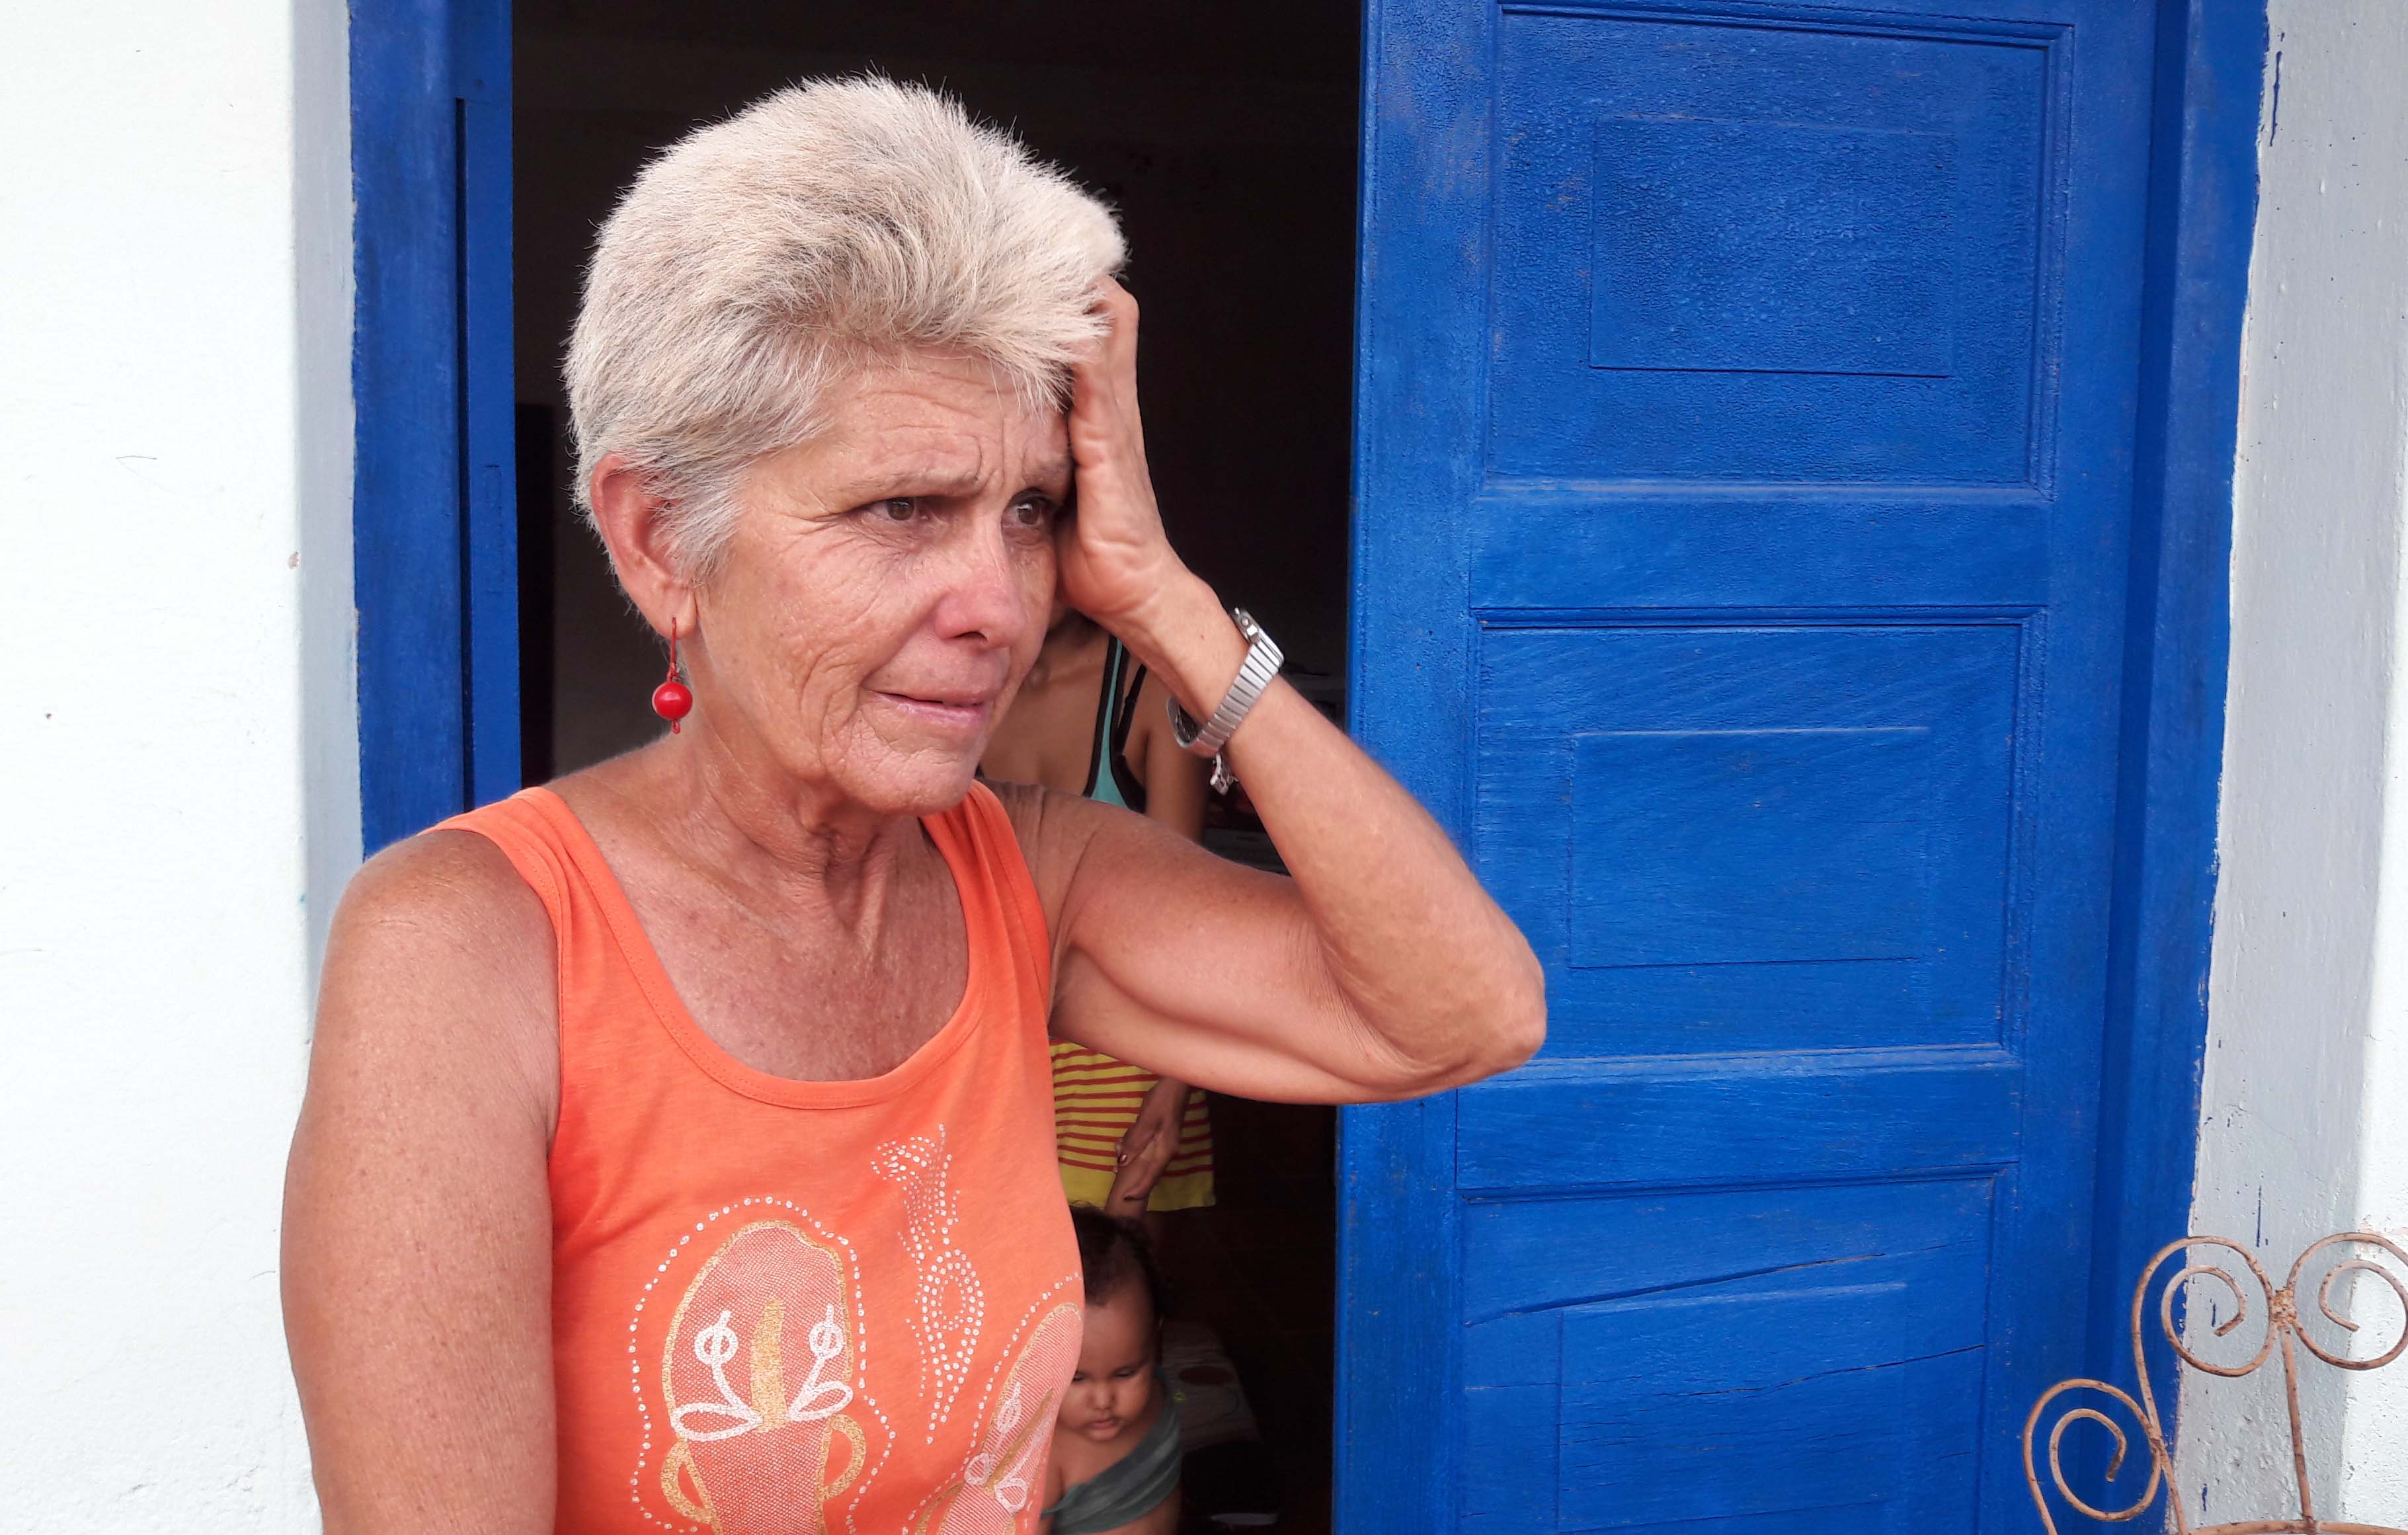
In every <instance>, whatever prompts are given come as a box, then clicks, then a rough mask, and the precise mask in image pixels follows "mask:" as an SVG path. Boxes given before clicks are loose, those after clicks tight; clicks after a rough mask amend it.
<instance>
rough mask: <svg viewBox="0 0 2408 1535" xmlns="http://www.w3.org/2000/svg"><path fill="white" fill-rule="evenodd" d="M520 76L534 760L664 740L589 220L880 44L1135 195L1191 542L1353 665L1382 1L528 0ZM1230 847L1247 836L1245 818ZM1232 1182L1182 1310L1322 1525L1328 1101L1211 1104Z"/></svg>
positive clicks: (1189, 1253) (1301, 1514)
mask: <svg viewBox="0 0 2408 1535" xmlns="http://www.w3.org/2000/svg"><path fill="white" fill-rule="evenodd" d="M514 26H515V29H516V36H515V51H516V68H515V76H514V81H513V88H514V100H515V111H514V117H513V132H514V134H515V136H516V158H515V164H514V179H515V206H514V216H515V221H516V227H515V242H516V244H515V268H516V271H515V278H516V292H515V301H516V308H517V337H516V339H517V356H518V398H519V401H520V410H519V427H520V432H521V443H520V473H521V485H522V497H521V499H522V506H521V518H520V524H521V529H520V531H521V547H522V551H523V570H524V576H523V581H522V594H521V596H522V613H523V627H524V630H525V633H524V635H523V652H522V653H523V665H524V671H525V674H524V677H523V697H524V699H525V721H524V724H525V737H524V743H525V755H526V764H527V769H526V770H527V776H528V778H529V780H530V782H538V781H540V780H542V779H545V778H549V777H552V776H555V775H557V774H559V773H563V772H568V771H572V770H574V769H576V768H581V767H585V766H588V765H590V764H592V763H594V762H596V761H599V760H600V759H602V758H603V757H606V756H609V755H611V754H613V753H618V752H621V751H624V750H626V749H628V748H630V747H632V746H635V745H638V744H639V743H641V742H642V741H644V740H646V739H650V737H651V735H652V731H653V730H655V729H656V728H657V727H658V723H657V722H656V721H655V720H654V719H653V718H652V714H651V712H650V710H649V709H648V708H647V707H646V700H647V698H648V697H649V696H650V693H651V690H652V685H653V683H654V682H655V681H658V680H659V676H660V672H661V667H662V663H663V658H662V654H661V652H660V649H659V646H658V645H657V643H656V642H655V640H654V639H653V638H652V636H651V635H650V634H649V633H648V632H647V631H646V630H645V629H644V628H643V626H642V625H641V624H639V623H638V622H637V621H636V620H635V619H634V618H633V616H632V615H631V614H630V612H629V611H628V610H627V609H626V607H625V605H624V602H623V601H622V599H621V598H620V596H619V595H618V593H617V591H616V588H615V587H614V586H613V584H612V582H611V580H610V576H609V570H608V568H607V567H606V564H605V562H604V559H603V557H602V553H601V551H600V549H599V547H598V546H597V545H596V543H595V540H594V538H593V537H592V536H591V535H590V534H589V533H588V532H587V531H586V530H585V528H584V527H583V526H582V525H581V523H580V522H579V521H578V519H577V517H576V515H575V513H574V511H573V509H572V508H571V507H570V504H569V496H568V486H567V484H566V446H565V441H564V438H565V433H566V419H567V413H566V408H565V402H564V400H563V397H562V393H561V385H560V377H559V362H560V357H561V353H562V350H563V347H564V345H565V341H566V335H567V332H568V327H569V323H570V321H571V318H572V316H573V314H574V311H575V306H576V300H577V292H578V283H579V280H580V276H581V270H582V267H583V265H584V262H585V258H586V254H587V251H588V249H589V247H590V243H591V241H592V238H593V234H594V230H595V226H596V225H597V224H598V223H599V222H601V220H602V219H603V218H604V217H605V216H606V215H607V214H608V213H609V208H610V206H611V204H612V201H613V200H614V198H615V197H616V195H617V194H618V192H619V190H620V189H621V188H623V187H624V185H625V184H626V183H627V181H628V180H629V179H631V178H632V177H633V175H634V174H635V172H636V170H637V168H638V166H639V165H641V164H642V163H643V161H644V160H645V158H646V157H648V156H649V155H650V154H652V152H654V151H657V150H658V149H659V148H661V147H662V146H664V145H666V144H667V143H669V142H671V141H672V140H674V139H676V138H677V137H678V136H680V135H681V134H683V133H685V132H686V131H687V130H688V129H690V128H692V127H694V126H695V125H697V124H700V123H703V122H710V121H712V120H714V119H717V118H720V117H723V116H725V115H727V114H728V113H730V112H732V111H734V110H737V109H738V108H741V107H742V106H744V105H745V104H746V103H748V102H750V101H752V100H753V99H754V98H755V97H757V96H759V95H761V94H763V93H766V92H768V91H770V90H773V89H775V88H777V87H778V86H780V85H782V84H785V83H787V82H789V81H792V80H794V79H801V78H805V77H810V76H819V75H829V74H842V73H850V72H853V71H858V70H862V69H867V68H878V69H882V70H883V71H885V72H887V73H890V74H893V75H896V76H897V77H899V78H903V79H918V80H925V81H928V82H930V83H936V84H941V85H943V86H945V87H946V88H948V89H950V90H952V91H953V92H954V93H957V94H958V95H960V96H961V97H962V98H963V99H964V100H965V101H966V102H967V103H968V105H969V107H970V108H971V109H972V110H973V111H976V112H978V113H979V114H981V115H982V116H985V117H988V118H991V119H993V120H996V121H999V122H1008V123H1010V124H1011V125H1012V126H1013V127H1015V128H1016V129H1017V130H1018V132H1020V133H1021V134H1022V136H1025V138H1026V139H1027V140H1028V141H1029V143H1030V144H1031V145H1032V146H1034V147H1035V149H1036V150H1037V151H1038V152H1039V153H1040V154H1042V155H1044V156H1046V157H1047V158H1049V159H1051V160H1054V161H1055V162H1057V163H1059V164H1062V165H1067V166H1068V167H1069V168H1070V169H1071V170H1072V172H1073V173H1074V174H1075V175H1077V176H1078V177H1079V178H1080V179H1082V180H1083V181H1084V182H1085V183H1086V184H1087V185H1089V186H1090V187H1092V188H1093V189H1095V190H1096V191H1097V192H1098V193H1100V194H1102V195H1103V196H1104V197H1105V198H1106V199H1107V200H1109V201H1110V202H1111V204H1112V205H1113V206H1114V207H1116V208H1119V209H1120V211H1121V216H1122V219H1123V222H1124V224H1125V228H1126V230H1127V233H1128V237H1129V245H1130V250H1131V252H1132V257H1131V265H1130V268H1129V272H1128V282H1129V285H1130V287H1131V288H1132V290H1133V291H1135V292H1136V293H1137V294H1138V295H1139V296H1140V299H1141V300H1142V302H1143V304H1144V310H1145V322H1144V324H1145V329H1144V353H1143V355H1144V362H1143V373H1142V387H1143V390H1144V395H1145V410H1146V427H1147V437H1148V449H1149V455H1150V457H1151V459H1152V462H1153V465H1154V475H1155V480H1156V483H1157V486H1158V488H1159V490H1160V492H1161V495H1162V501H1163V506H1164V509H1165V514H1166V516H1167V517H1168V521H1169V523H1170V527H1171V533H1172V536H1173V538H1174V539H1175V540H1176V541H1177V543H1178V545H1179V547H1180V549H1181V551H1182V552H1183V554H1184V555H1185V556H1186V558H1187V559H1188V561H1189V562H1190V563H1191V564H1192V565H1194V566H1195V567H1197V569H1198V570H1199V571H1200V572H1201V573H1202V574H1203V575H1204V576H1205V577H1206V578H1207V579H1209V580H1211V581H1212V582H1213V584H1214V585H1215V587H1216V588H1217V589H1218V590H1219V591H1220V592H1221V593H1222V595H1224V596H1225V597H1226V599H1228V600H1231V601H1235V602H1241V603H1243V604H1245V605H1246V606H1247V607H1249V608H1250V609H1252V610H1254V612H1255V613H1256V614H1257V615H1259V616H1260V617H1261V618H1262V619H1263V620H1264V622H1265V623H1266V624H1268V625H1269V627H1270V628H1271V630H1272V631H1273V632H1274V633H1276V634H1277V635H1279V637H1280V638H1281V640H1282V642H1283V644H1284V645H1285V646H1286V647H1287V650H1288V653H1289V655H1290V658H1291V662H1292V668H1293V670H1294V672H1295V674H1296V675H1297V680H1298V681H1300V682H1301V683H1303V684H1305V685H1306V686H1307V687H1308V688H1309V690H1311V691H1312V692H1314V693H1315V694H1316V695H1317V696H1320V697H1322V698H1323V699H1324V700H1326V702H1328V703H1330V704H1331V705H1332V706H1333V707H1334V706H1335V705H1336V704H1337V703H1338V701H1339V700H1338V690H1339V686H1340V683H1339V679H1340V678H1341V677H1342V676H1343V673H1344V669H1345V642H1346V594H1347V584H1346V537H1347V533H1346V529H1347V518H1346V507H1347V496H1348V451H1347V440H1348V398H1349V380H1350V376H1351V369H1352V335H1353V293H1354V263H1355V143H1356V122H1355V113H1356V102H1357V94H1358V84H1357V71H1358V50H1359V46H1360V32H1359V29H1360V17H1359V14H1358V11H1357V9H1356V7H1355V5H1353V4H1348V3H1338V4H1330V3H1318V4H1315V3H1307V4H1293V3H1290V4H1275V3H1272V0H1226V3H1224V4H1220V5H1215V6H1210V7H1204V6H1188V5H1177V6H1168V5H1148V6H1128V7H1098V6H1094V5H1082V4H1071V3H1068V0H1057V3H1053V4H998V3H996V0H925V3H921V4H914V5H910V6H896V5H893V4H891V3H887V0H834V3H824V4H816V5H812V6H808V7H752V6H746V7H695V6H681V5H671V4H666V3H659V0H521V3H520V4H518V6H517V7H516V11H515V17H514ZM1223 845H1224V847H1225V850H1226V851H1230V852H1233V853H1235V854H1240V855H1242V854H1244V853H1245V852H1247V850H1248V846H1249V843H1248V841H1247V839H1245V838H1244V837H1243V835H1242V833H1241V832H1239V831H1237V830H1235V829H1231V830H1229V831H1227V832H1226V835H1225V836H1224V838H1223ZM1213 1113H1214V1118H1215V1126H1216V1142H1217V1148H1216V1149H1217V1153H1218V1161H1219V1173H1218V1182H1219V1203H1218V1204H1217V1205H1216V1206H1215V1207H1213V1208H1212V1209H1211V1210H1209V1211H1203V1212H1188V1213H1184V1214H1180V1215H1174V1216H1172V1217H1169V1219H1168V1223H1167V1227H1168V1230H1167V1235H1166V1247H1167V1248H1168V1253H1167V1256H1168V1260H1169V1265H1170V1267H1171V1269H1172V1270H1173V1277H1174V1280H1175V1282H1176V1285H1177V1289H1178V1291H1179V1294H1180V1296H1181V1297H1182V1301H1183V1304H1182V1310H1183V1313H1185V1314H1186V1315H1188V1316H1190V1317H1191V1318H1193V1319H1195V1320H1197V1321H1201V1322H1204V1323H1208V1324H1210V1325H1211V1327H1213V1328H1214V1329H1215V1330H1216V1331H1218V1333H1219V1334H1220V1336H1221V1338H1222V1339H1223V1341H1225V1342H1226V1346H1227V1350H1228V1354H1229V1356H1230V1358H1231V1360H1232V1361H1233V1362H1234V1363H1235V1365H1236V1367H1237V1370H1238V1372H1239V1374H1240V1377H1241V1379H1242V1381H1243V1384H1244V1385H1245V1388H1246V1392H1247V1395H1248V1397H1249V1398H1250V1399H1251V1400H1252V1403H1253V1406H1254V1413H1255V1415H1256V1417H1257V1418H1258V1419H1259V1421H1260V1425H1261V1428H1262V1433H1263V1438H1264V1440H1265V1442H1267V1443H1268V1444H1269V1446H1270V1448H1271V1451H1272V1454H1273V1456H1274V1457H1275V1459H1276V1461H1277V1469H1278V1471H1279V1474H1280V1480H1281V1482H1282V1484H1283V1489H1284V1508H1283V1514H1282V1517H1281V1520H1280V1523H1279V1525H1278V1527H1277V1528H1281V1529H1283V1530H1298V1531H1314V1530H1324V1529H1326V1528H1327V1522H1328V1476H1329V1464H1330V1458H1329V1456H1330V1442H1329V1434H1330V1367H1331V1337H1332V1331H1331V1298H1332V1295H1333V1275H1334V1269H1335V1265H1334V1257H1333V1249H1334V1242H1335V1218H1336V1216H1335V1189H1334V1161H1335V1158H1334V1144H1333V1140H1334V1129H1335V1126H1334V1115H1333V1114H1332V1113H1331V1112H1329V1111H1327V1110H1325V1109H1304V1108H1295V1107H1289V1106H1279V1105H1269V1104H1254V1103H1241V1102H1234V1101H1233V1102H1216V1103H1215V1105H1214V1108H1213Z"/></svg>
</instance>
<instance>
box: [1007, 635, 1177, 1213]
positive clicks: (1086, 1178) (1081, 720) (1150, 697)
mask: <svg viewBox="0 0 2408 1535" xmlns="http://www.w3.org/2000/svg"><path fill="white" fill-rule="evenodd" d="M1166 697H1167V695H1166V694H1165V693H1164V692H1163V690H1162V687H1161V684H1160V683H1158V682H1156V681H1154V680H1153V679H1151V678H1149V677H1148V676H1147V674H1146V669H1145V667H1143V666H1141V665H1139V664H1137V663H1136V662H1135V661H1134V660H1133V658H1131V657H1130V655H1129V653H1128V652H1127V650H1126V649H1125V647H1124V646H1123V645H1122V644H1121V642H1120V641H1119V640H1118V639H1115V638H1112V637H1111V635H1110V634H1108V633H1106V632H1105V631H1104V629H1103V628H1102V627H1101V626H1100V625H1099V624H1096V623H1095V622H1093V621H1092V620H1090V619H1089V618H1087V617H1086V615H1084V614H1083V613H1080V612H1078V611H1076V610H1072V609H1069V608H1068V607H1064V606H1062V605H1060V604H1059V603H1058V602H1057V604H1056V606H1055V608H1054V614H1053V622H1052V624H1050V625H1049V626H1048V628H1047V630H1046V635H1045V645H1044V649H1043V650H1042V651H1041V652H1039V655H1038V658H1037V664H1036V665H1035V666H1034V667H1031V668H1030V669H1029V673H1028V678H1027V681H1025V682H1023V683H1022V684H1021V689H1020V692H1019V694H1018V696H1016V697H1014V699H1013V700H1012V704H1011V710H1010V712H1009V713H1007V714H1006V715H1005V716H1004V718H1003V720H1002V722H1001V723H1000V724H998V725H997V726H996V732H995V735H994V738H993V739H992V740H991V741H990V742H989V744H988V746H987V750H986V754H985V756H984V758H983V759H982V762H981V764H980V768H981V771H982V773H983V774H984V775H985V776H986V777H987V778H990V779H995V780H999V781H1003V782H1015V783H1041V784H1043V785H1045V786H1046V787H1048V788H1051V789H1057V790H1060V791H1062V792H1063V793H1066V794H1077V795H1082V796H1085V797H1087V798H1089V799H1097V800H1101V801H1103V802H1104V803H1106V804H1108V805H1119V806H1122V807H1125V809H1128V810H1132V811H1137V812H1138V813H1139V814H1140V815H1145V816H1149V817H1151V818H1153V819H1154V820H1157V821H1160V822H1162V823H1163V824H1164V825H1168V826H1170V827H1171V828H1172V829H1174V830H1176V831H1178V832H1179V833H1180V834H1181V835H1182V836H1184V837H1187V838H1190V839H1197V838H1200V837H1201V836H1202V833H1203V828H1204V796H1205V795H1206V793H1207V792H1208V790H1207V788H1206V782H1205V781H1206V779H1207V777H1208V775H1209V773H1210V770H1211V769H1210V765H1209V764H1207V763H1206V762H1204V761H1203V759H1201V758H1199V757H1197V756H1194V755H1192V754H1190V753H1187V752H1185V751H1183V750H1181V748H1180V747H1179V744H1178V743H1177V742H1176V741H1174V740H1172V739H1170V728H1169V718H1168V710H1167V709H1166V708H1165V699H1166ZM1054 1140H1055V1151H1056V1155H1057V1159H1058V1161H1059V1163H1060V1167H1061V1173H1062V1189H1063V1193H1064V1195H1065V1197H1067V1198H1068V1199H1069V1200H1070V1202H1071V1203H1073V1204H1091V1205H1095V1206H1097V1208H1099V1209H1104V1210H1107V1211H1110V1212H1112V1213H1114V1214H1118V1215H1125V1216H1137V1217H1141V1218H1146V1219H1149V1220H1150V1219H1152V1218H1154V1215H1155V1214H1157V1213H1158V1212H1163V1211H1169V1210H1186V1209H1192V1208H1195V1207H1197V1206H1199V1205H1208V1204H1211V1202H1212V1198H1213V1196H1212V1127H1211V1117H1210V1114H1209V1112H1208V1111H1207V1109H1206V1107H1205V1103H1204V1094H1203V1093H1202V1091H1201V1090H1199V1089H1195V1088H1191V1087H1189V1086H1187V1085H1186V1084H1185V1083H1178V1082H1172V1081H1168V1080H1167V1079H1163V1078H1158V1077H1156V1076H1154V1073H1152V1072H1150V1071H1147V1070H1146V1069H1143V1068H1142V1067H1138V1066H1133V1065H1130V1064H1129V1063H1127V1062H1125V1061H1120V1060H1116V1059H1114V1058H1113V1057H1111V1056H1110V1055H1107V1054H1103V1053H1102V1052H1100V1051H1096V1050H1089V1049H1087V1048H1086V1047H1085V1046H1084V1045H1083V1044H1081V1043H1079V1042H1077V1041H1075V1040H1064V1039H1059V1038H1057V1039H1056V1040H1055V1041H1054Z"/></svg>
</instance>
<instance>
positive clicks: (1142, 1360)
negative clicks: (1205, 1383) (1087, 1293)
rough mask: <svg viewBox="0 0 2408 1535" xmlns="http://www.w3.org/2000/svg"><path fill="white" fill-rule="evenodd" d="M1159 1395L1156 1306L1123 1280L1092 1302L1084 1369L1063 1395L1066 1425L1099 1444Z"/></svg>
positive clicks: (1081, 1363)
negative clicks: (1111, 1290)
mask: <svg viewBox="0 0 2408 1535" xmlns="http://www.w3.org/2000/svg"><path fill="white" fill-rule="evenodd" d="M1153 1400H1154V1307H1153V1306H1152V1305H1151V1304H1149V1303H1148V1302H1147V1300H1146V1298H1145V1288H1144V1286H1143V1285H1140V1284H1124V1285H1122V1286H1121V1287H1120V1288H1119V1289H1118V1290H1116V1291H1114V1292H1113V1293H1112V1294H1111V1295H1108V1296H1106V1297H1105V1298H1103V1300H1102V1302H1101V1303H1100V1304H1090V1305H1089V1306H1088V1307H1087V1330H1086V1332H1085V1334H1084V1336H1083V1337H1082V1339H1081V1340H1080V1342H1079V1370H1078V1373H1076V1374H1074V1375H1072V1376H1071V1377H1070V1389H1069V1390H1068V1392H1066V1393H1065V1394H1064V1395H1063V1398H1062V1416H1061V1419H1060V1423H1061V1426H1062V1427H1063V1428H1064V1429H1066V1430H1068V1432H1070V1433H1074V1434H1082V1435H1084V1436H1085V1437H1087V1438H1088V1439H1092V1440H1094V1441H1095V1442H1097V1443H1099V1444H1103V1443H1109V1442H1111V1441H1113V1440H1115V1439H1118V1438H1119V1437H1120V1436H1121V1435H1122V1434H1124V1433H1125V1432H1127V1431H1128V1427H1129V1426H1130V1425H1131V1424H1133V1423H1135V1422H1136V1421H1137V1420H1138V1419H1139V1418H1140V1417H1143V1416H1144V1415H1145V1410H1146V1407H1147V1405H1148V1404H1149V1403H1151V1402H1152V1401H1153Z"/></svg>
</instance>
